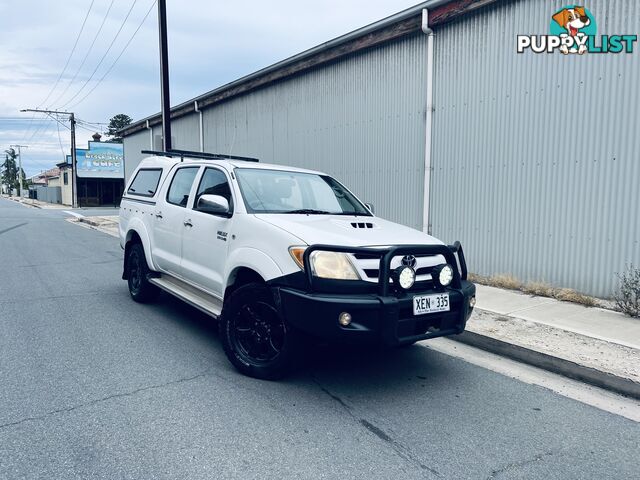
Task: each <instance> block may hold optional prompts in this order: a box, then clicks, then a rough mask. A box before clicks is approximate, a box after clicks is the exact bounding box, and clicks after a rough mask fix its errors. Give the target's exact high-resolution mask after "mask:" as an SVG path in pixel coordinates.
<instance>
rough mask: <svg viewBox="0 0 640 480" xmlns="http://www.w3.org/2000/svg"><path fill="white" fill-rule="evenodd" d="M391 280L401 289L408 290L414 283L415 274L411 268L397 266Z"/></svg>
mask: <svg viewBox="0 0 640 480" xmlns="http://www.w3.org/2000/svg"><path fill="white" fill-rule="evenodd" d="M392 278H393V281H394V283H396V284H397V285H399V286H400V287H401V288H402V289H404V290H409V289H410V288H411V287H413V284H414V283H415V281H416V272H415V270H414V269H413V268H411V267H406V266H399V267H398V268H396V269H395V270H394V271H393V275H392Z"/></svg>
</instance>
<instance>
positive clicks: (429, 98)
mask: <svg viewBox="0 0 640 480" xmlns="http://www.w3.org/2000/svg"><path fill="white" fill-rule="evenodd" d="M422 32H423V33H424V34H425V35H426V36H427V91H426V108H425V145H424V199H423V213H422V231H423V232H425V233H427V234H429V235H431V224H430V223H429V209H430V199H431V145H432V126H433V41H434V37H435V34H434V33H433V30H432V29H431V28H430V27H429V10H427V9H426V8H423V9H422Z"/></svg>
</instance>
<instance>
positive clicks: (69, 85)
mask: <svg viewBox="0 0 640 480" xmlns="http://www.w3.org/2000/svg"><path fill="white" fill-rule="evenodd" d="M114 2H115V0H111V3H110V4H109V8H107V13H105V14H104V17H103V18H102V22H101V23H100V27H99V28H98V30H97V31H96V34H95V35H94V37H93V40H92V41H91V44H90V45H89V49H88V50H87V53H85V54H84V57H83V58H82V61H81V62H80V65H79V66H78V68H77V69H76V72H75V73H74V74H73V77H71V80H70V81H69V83H67V86H66V87H65V89H64V90H63V91H62V93H61V94H60V95H58V96H57V97H56V99H55V100H53V102H51V103H52V105H54V104H57V103H58V101H59V100H60V99H61V98H62V97H64V94H65V93H67V92H68V91H69V87H71V85H72V84H73V82H75V80H76V78H78V74H79V73H80V70H82V67H84V64H85V62H86V61H87V58H89V55H90V54H91V52H92V51H93V46H94V45H95V44H96V40H98V37H100V33H101V32H102V29H103V27H104V24H105V23H106V21H107V18H109V13H110V12H111V7H113V3H114ZM52 105H51V106H52ZM51 106H49V108H51Z"/></svg>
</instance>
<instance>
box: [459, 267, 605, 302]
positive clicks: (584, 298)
mask: <svg viewBox="0 0 640 480" xmlns="http://www.w3.org/2000/svg"><path fill="white" fill-rule="evenodd" d="M468 277H469V280H470V281H472V282H474V283H479V284H480V285H487V286H489V287H496V288H504V289H506V290H517V291H520V292H523V293H526V294H529V295H536V296H538V297H549V298H555V299H556V300H561V301H563V302H571V303H577V304H579V305H584V306H585V307H597V306H598V305H599V303H598V300H597V299H595V298H594V297H590V296H588V295H584V294H582V293H580V292H576V291H575V290H572V289H570V288H558V287H554V286H552V285H549V284H548V283H545V282H529V283H523V282H521V281H520V280H518V279H517V278H516V277H514V276H513V275H509V274H499V275H493V276H490V277H486V276H483V275H475V274H472V273H470V274H469V275H468Z"/></svg>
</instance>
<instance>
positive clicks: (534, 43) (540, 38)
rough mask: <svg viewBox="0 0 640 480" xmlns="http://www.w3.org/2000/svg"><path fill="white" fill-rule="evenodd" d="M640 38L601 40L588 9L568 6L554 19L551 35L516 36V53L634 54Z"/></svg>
mask: <svg viewBox="0 0 640 480" xmlns="http://www.w3.org/2000/svg"><path fill="white" fill-rule="evenodd" d="M636 43H638V35H637V34H631V33H607V34H606V35H600V36H598V26H597V25H596V19H595V17H594V16H593V14H592V13H591V12H590V11H589V9H588V8H586V7H583V6H580V5H567V6H566V7H564V8H561V9H560V10H558V11H557V12H555V13H554V14H553V15H551V23H550V24H549V34H548V35H523V34H519V35H516V52H517V53H524V52H526V51H531V52H533V53H554V52H556V51H560V52H562V53H563V54H564V55H569V54H570V53H575V54H578V55H584V54H585V53H587V52H589V53H607V54H619V53H633V51H634V49H635V46H636Z"/></svg>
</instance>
